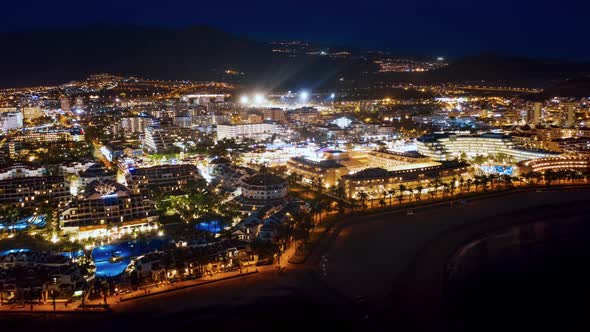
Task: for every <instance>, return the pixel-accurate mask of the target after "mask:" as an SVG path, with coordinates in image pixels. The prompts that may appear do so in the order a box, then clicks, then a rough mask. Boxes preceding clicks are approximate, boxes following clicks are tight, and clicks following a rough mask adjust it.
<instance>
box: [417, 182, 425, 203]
mask: <svg viewBox="0 0 590 332" xmlns="http://www.w3.org/2000/svg"><path fill="white" fill-rule="evenodd" d="M416 190H417V192H416V199H418V200H421V198H420V197H421V196H422V190H424V187H423V186H422V185H418V186H417V187H416Z"/></svg>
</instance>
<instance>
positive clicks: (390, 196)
mask: <svg viewBox="0 0 590 332" xmlns="http://www.w3.org/2000/svg"><path fill="white" fill-rule="evenodd" d="M387 194H388V195H389V206H391V205H392V201H393V196H395V189H390V190H388V191H387Z"/></svg>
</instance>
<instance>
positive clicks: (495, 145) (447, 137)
mask: <svg viewBox="0 0 590 332" xmlns="http://www.w3.org/2000/svg"><path fill="white" fill-rule="evenodd" d="M416 145H417V147H418V152H419V153H420V154H422V155H425V156H428V157H430V158H432V159H433V160H438V161H444V160H454V159H458V158H461V156H462V155H463V154H465V156H466V157H467V158H473V157H475V156H478V155H480V156H490V155H496V154H499V153H503V154H506V155H507V156H509V157H512V158H513V159H514V160H515V161H516V162H519V161H523V160H527V159H535V158H544V157H554V156H556V155H557V154H556V153H553V152H549V151H541V150H527V149H522V148H518V147H516V146H515V145H514V142H513V141H512V137H511V136H507V135H502V134H482V135H465V136H460V135H454V134H435V135H425V136H422V137H420V138H419V139H418V141H417V143H416Z"/></svg>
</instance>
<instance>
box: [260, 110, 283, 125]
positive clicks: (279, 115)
mask: <svg viewBox="0 0 590 332" xmlns="http://www.w3.org/2000/svg"><path fill="white" fill-rule="evenodd" d="M264 120H266V121H274V122H278V123H285V122H286V121H287V119H286V117H285V111H284V110H282V109H280V108H267V109H265V110H264Z"/></svg>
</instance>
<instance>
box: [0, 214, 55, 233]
mask: <svg viewBox="0 0 590 332" xmlns="http://www.w3.org/2000/svg"><path fill="white" fill-rule="evenodd" d="M45 219H46V217H45V215H44V214H43V215H40V216H30V217H27V218H23V219H21V220H18V221H17V222H15V223H14V224H11V225H8V224H2V223H0V231H1V230H4V229H6V230H9V231H12V230H15V231H22V230H25V229H27V228H29V227H31V226H36V227H39V228H41V227H45V225H46V224H47V222H46V221H45Z"/></svg>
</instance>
